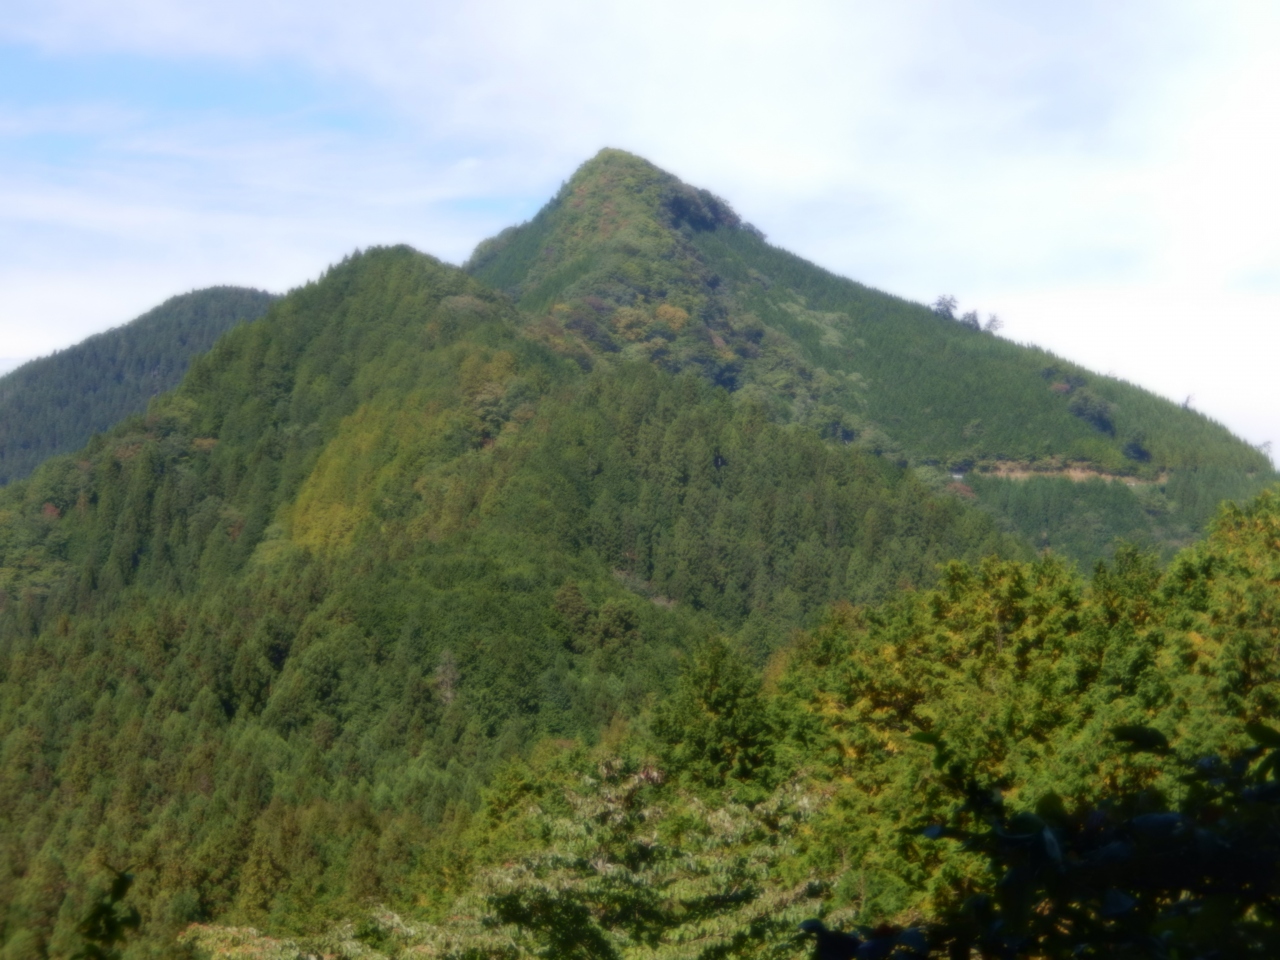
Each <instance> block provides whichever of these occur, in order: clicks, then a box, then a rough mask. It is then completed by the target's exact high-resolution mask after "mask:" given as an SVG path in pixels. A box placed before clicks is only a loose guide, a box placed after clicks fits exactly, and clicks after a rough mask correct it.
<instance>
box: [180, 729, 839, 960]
mask: <svg viewBox="0 0 1280 960" xmlns="http://www.w3.org/2000/svg"><path fill="white" fill-rule="evenodd" d="M593 760H594V762H592V761H593ZM513 788H514V789H515V793H514V794H513V793H512V792H510V791H511V790H512V789H513ZM813 801H814V798H813V797H811V796H809V795H808V794H807V793H805V791H803V790H802V789H800V788H798V787H797V786H796V785H795V784H786V785H784V786H781V787H779V788H778V789H777V790H775V791H774V792H773V793H772V794H770V795H768V796H767V797H766V798H764V799H763V800H762V801H761V802H759V803H757V804H755V805H753V806H752V807H750V808H748V807H746V806H742V805H740V804H736V803H732V802H731V803H727V804H718V805H716V806H714V807H711V806H708V805H707V804H705V803H704V802H703V801H701V800H700V799H698V798H697V797H695V796H692V795H690V794H689V793H687V792H685V791H683V790H681V789H680V788H678V787H676V786H674V785H673V784H671V783H669V782H668V781H667V780H666V778H665V777H664V775H663V772H662V771H661V770H660V769H659V768H657V767H655V766H653V765H651V764H650V763H648V762H646V761H644V760H639V759H635V758H628V757H619V756H611V755H608V754H605V755H602V756H598V757H591V756H588V755H583V754H578V755H576V756H570V757H567V758H566V757H558V758H556V760H555V761H554V762H553V763H552V764H551V765H550V767H549V768H547V767H543V768H542V769H539V770H536V771H535V770H528V771H527V775H526V776H525V777H521V778H518V779H510V780H508V781H507V782H506V783H502V782H500V783H499V784H498V785H497V786H496V787H495V789H494V790H493V791H492V792H491V793H490V796H489V798H488V801H487V803H486V806H485V808H484V809H483V810H482V811H481V814H480V819H479V823H478V824H477V826H478V827H479V829H476V830H475V831H474V839H473V843H474V844H475V845H476V847H477V848H478V849H479V853H478V854H477V859H478V860H481V861H482V862H480V863H476V864H475V865H474V873H473V875H472V877H471V878H470V883H469V886H468V888H467V891H466V892H465V893H464V894H463V895H462V896H460V897H459V898H458V899H457V900H456V901H455V902H453V903H452V904H451V906H450V908H449V911H448V913H447V915H446V916H445V917H443V918H441V919H440V920H439V921H438V922H434V923H428V922H415V921H411V920H405V919H404V918H402V917H399V916H396V915H391V914H382V915H375V916H374V917H373V918H371V919H372V923H367V924H364V925H360V924H350V923H349V924H346V925H340V926H338V927H336V928H334V929H333V930H332V931H330V932H329V933H328V934H327V935H322V936H318V937H315V938H313V939H310V940H302V941H298V942H295V943H291V944H289V945H287V949H286V950H285V951H284V952H281V953H279V954H276V955H279V956H281V957H289V958H293V957H302V956H305V955H307V954H308V953H311V952H323V953H325V954H328V955H333V956H340V957H408V956H420V955H422V954H424V953H425V954H427V955H429V956H438V957H448V958H481V957H490V958H505V957H525V956H535V957H591V958H637V960H638V958H655V960H657V958H668V957H671V958H674V957H692V958H705V960H710V958H717V957H726V958H727V957H779V958H781V957H789V958H794V957H798V956H801V955H802V954H803V947H802V945H801V944H800V943H799V941H798V938H797V936H796V933H795V930H796V926H797V924H798V922H799V920H800V919H801V918H802V917H804V916H805V915H806V913H807V912H809V911H812V910H813V909H815V908H816V906H817V902H818V901H817V899H816V895H817V893H818V892H819V889H820V888H819V887H818V886H817V885H815V884H811V883H809V882H807V881H805V880H803V879H787V878H785V877H784V876H783V875H782V874H781V872H780V871H779V869H778V866H779V864H780V863H781V862H782V861H783V860H785V859H786V857H787V856H788V855H789V854H790V853H791V852H792V850H793V847H794V843H795V840H796V838H797V835H798V833H799V832H800V831H801V830H802V829H803V826H804V824H805V823H806V822H807V820H808V819H809V817H810V816H811V813H812V810H813V807H814V802H813ZM495 820H497V821H499V822H500V823H501V827H500V828H499V830H505V831H508V832H510V831H516V832H519V833H520V834H521V835H522V836H523V837H524V838H525V840H524V847H523V849H522V850H521V851H520V852H519V853H518V854H517V855H516V856H514V857H512V856H509V855H505V854H506V851H505V848H503V847H502V845H501V844H499V845H498V846H499V850H500V851H502V854H504V855H503V856H502V859H501V860H499V859H498V857H499V851H495V850H492V849H490V850H486V849H485V846H486V839H487V840H488V845H489V846H490V847H492V846H493V841H492V836H493V833H494V832H495V831H494V827H495V824H494V821H495ZM188 936H189V938H190V939H191V940H192V941H193V942H194V943H195V944H197V945H199V946H201V947H203V948H205V949H207V950H210V951H212V952H214V953H215V954H216V955H219V956H236V955H237V954H236V953H235V950H234V949H228V947H231V946H232V944H231V943H229V942H228V941H231V940H232V939H233V938H236V937H237V932H236V931H226V930H223V929H219V928H197V929H196V930H193V931H192V933H191V934H189V935H188ZM238 940H239V943H237V944H235V946H238V947H240V948H241V949H248V950H252V949H255V948H256V949H261V950H262V951H263V953H262V954H255V955H267V956H270V955H272V954H271V953H270V951H271V950H273V949H279V946H280V944H279V942H278V941H272V940H271V939H269V938H265V937H256V938H254V937H252V936H250V937H245V936H244V934H243V933H240V934H239V937H238ZM241 955H243V954H241Z"/></svg>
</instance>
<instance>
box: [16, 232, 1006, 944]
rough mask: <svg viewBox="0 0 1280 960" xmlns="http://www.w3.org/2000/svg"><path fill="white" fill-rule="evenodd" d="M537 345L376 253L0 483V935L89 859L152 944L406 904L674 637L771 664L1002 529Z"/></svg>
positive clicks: (740, 419)
mask: <svg viewBox="0 0 1280 960" xmlns="http://www.w3.org/2000/svg"><path fill="white" fill-rule="evenodd" d="M543 341H544V338H543V337H542V336H541V334H540V333H539V332H538V331H536V330H535V331H531V330H530V329H529V327H528V325H527V323H526V322H525V321H524V320H523V319H522V318H521V317H520V316H519V315H518V314H517V313H516V312H515V311H514V309H513V308H512V305H511V304H510V301H509V300H508V299H507V298H506V297H504V296H502V295H501V294H497V293H495V292H493V291H491V290H488V289H486V288H485V287H484V286H482V285H481V284H480V283H479V282H478V281H476V280H475V279H473V278H471V277H468V276H467V275H466V274H464V273H463V272H461V271H459V270H457V269H455V268H450V267H447V266H444V265H442V264H440V263H439V262H437V261H434V260H432V259H431V258H429V257H426V256H423V255H421V254H418V253H415V252H413V251H411V250H408V249H406V248H395V249H387V250H373V251H368V252H366V253H364V254H360V255H358V256H355V257H352V258H349V259H348V260H347V261H345V262H344V263H342V264H340V265H339V266H337V267H335V268H334V269H333V270H331V271H330V272H329V273H328V274H327V275H326V276H325V277H324V278H323V279H322V280H320V281H319V282H317V283H314V284H310V285H308V286H307V287H304V288H302V289H300V290H297V291H295V292H293V293H291V294H290V295H289V296H287V297H285V298H283V299H282V300H281V301H279V302H278V303H276V304H274V305H273V306H272V308H271V309H270V310H269V311H268V313H267V314H266V316H265V317H264V318H263V319H261V320H259V321H257V322H254V323H250V324H244V325H241V326H239V327H237V328H235V329H234V330H232V331H231V332H230V333H228V334H227V335H226V336H225V337H223V338H222V339H221V340H220V341H219V342H218V344H217V345H215V347H214V348H213V349H212V350H210V351H209V352H208V353H207V354H205V355H203V356H202V357H200V358H198V359H197V360H196V361H195V362H194V363H193V364H192V366H191V368H190V370H189V372H188V374H187V376H186V378H185V380H184V381H183V383H182V385H181V386H180V387H179V388H178V389H177V390H176V391H174V392H173V393H171V394H168V395H164V396H161V397H159V398H157V399H156V400H155V401H153V403H152V404H151V406H150V408H149V410H148V413H147V415H146V416H145V417H134V418H131V419H129V420H126V421H125V422H124V423H122V424H120V425H118V426H117V427H116V428H114V429H113V430H111V431H109V432H108V433H106V434H100V435H98V436H97V437H95V438H94V440H93V441H91V443H90V444H89V445H88V446H87V447H86V448H85V449H84V450H82V451H81V452H79V453H78V454H77V455H76V456H74V457H55V458H53V459H51V460H50V461H48V462H46V463H45V464H43V465H42V466H41V467H40V468H39V469H38V470H37V471H36V472H35V473H34V474H33V475H32V476H31V477H30V478H29V479H27V480H25V481H20V482H17V483H14V484H11V485H10V486H8V487H7V488H5V489H4V490H3V491H0V865H3V871H0V904H4V905H5V908H6V911H7V912H6V913H5V914H4V919H3V921H0V922H3V924H4V930H5V931H6V934H5V935H6V937H8V938H13V937H19V936H20V937H23V938H27V939H26V940H23V941H14V943H19V942H24V943H25V942H29V943H31V944H35V946H34V947H32V949H35V950H37V951H38V950H46V951H48V952H50V953H54V954H61V953H69V952H71V950H70V947H71V945H72V944H73V942H74V938H75V935H74V920H75V918H77V917H79V916H81V915H82V914H83V912H84V910H85V909H87V900H86V899H85V898H86V897H87V896H88V895H89V891H91V889H92V887H93V883H94V880H95V878H96V877H97V876H98V875H99V873H100V867H99V866H98V865H99V864H101V863H137V864H145V866H140V867H139V868H138V871H137V872H138V881H137V887H136V895H137V896H138V897H139V898H140V899H139V902H142V903H145V904H146V905H147V906H146V922H147V925H148V931H149V932H148V937H149V938H150V939H148V940H147V943H148V944H150V945H151V947H152V948H154V949H155V950H156V951H159V952H161V953H163V951H164V950H165V949H166V948H167V945H168V944H169V943H170V941H169V938H171V937H172V936H173V934H174V933H175V932H176V931H177V930H179V929H180V928H181V927H182V926H183V925H184V924H186V923H187V922H189V921H192V920H209V919H220V920H224V921H228V922H243V923H252V924H260V925H267V926H268V927H269V928H271V929H276V930H290V929H297V928H301V927H305V926H308V925H314V924H315V923H317V922H321V921H322V920H324V919H325V918H327V917H331V916H335V915H338V914H340V913H342V912H348V911H350V910H351V909H352V908H353V906H354V905H356V904H359V903H360V902H363V900H365V899H367V898H369V897H383V898H386V899H388V900H390V901H393V902H404V901H406V900H407V899H410V898H411V897H412V895H413V890H414V882H415V881H414V877H415V869H416V868H415V864H416V863H417V861H418V858H419V856H420V855H423V853H424V851H426V850H427V849H428V848H429V847H430V843H431V837H432V836H434V835H435V831H436V830H437V829H438V825H439V824H440V822H441V821H442V819H448V818H450V817H457V816H464V815H465V814H464V813H462V812H461V811H465V810H466V809H468V808H469V807H470V806H471V805H473V804H474V803H475V802H476V800H477V797H478V792H479V790H480V788H481V787H482V786H483V785H484V784H485V783H486V782H487V781H488V779H489V778H490V776H491V773H492V771H493V769H495V767H496V765H497V764H498V763H499V762H500V761H501V760H502V759H503V758H505V757H508V756H511V755H515V754H520V753H523V752H527V751H528V750H529V749H530V748H531V746H532V745H533V744H534V743H536V742H537V741H538V740H540V739H542V738H545V737H555V738H565V737H574V738H580V739H583V740H587V741H590V740H593V739H595V738H596V737H598V736H599V735H600V731H601V730H603V729H604V728H606V727H607V726H608V725H609V724H610V723H611V722H615V723H617V724H625V723H626V722H627V721H628V720H629V719H634V718H635V717H637V716H639V715H640V714H641V713H642V711H643V709H644V708H645V705H646V704H647V703H648V702H649V700H650V699H651V698H652V697H653V696H654V695H655V693H656V692H657V691H660V690H662V689H664V688H666V687H667V686H668V685H669V683H670V681H671V679H672V678H673V677H674V675H675V673H676V670H677V667H678V662H679V659H680V657H681V655H682V652H683V651H685V650H687V649H689V648H691V647H692V646H694V645H695V644H696V643H697V642H698V641H699V640H700V639H702V638H704V637H706V636H708V635H711V634H716V633H725V634H730V635H735V636H736V637H737V638H738V643H739V644H741V645H742V647H743V648H745V649H746V650H747V651H749V652H752V653H754V654H756V655H757V656H759V655H763V654H765V653H767V652H768V651H769V650H770V649H773V648H776V647H777V646H778V645H779V644H780V643H782V642H783V641H784V640H785V638H786V636H787V635H788V634H789V632H790V631H791V630H793V629H795V628H796V627H799V626H802V625H804V624H807V623H813V622H816V619H815V618H816V617H818V616H819V615H820V611H821V609H822V607H823V606H824V605H826V604H828V603H830V602H831V601H834V600H836V599H839V598H847V597H852V598H855V599H860V598H871V597H875V596H883V595H886V594H888V593H890V592H892V591H893V590H894V589H896V588H898V587H900V586H909V585H918V584H921V583H925V582H932V580H933V578H934V577H935V576H936V568H937V564H938V563H940V562H942V561H944V560H946V559H948V558H952V557H968V558H970V559H976V558H978V557H980V556H983V555H986V554H989V553H992V552H995V553H1002V554H1005V555H1007V556H1017V555H1020V554H1023V553H1025V549H1024V548H1022V547H1021V546H1020V545H1019V544H1018V543H1017V542H1015V541H1014V540H1012V539H1011V538H1009V537H1006V536H1004V535H1002V534H1001V533H1000V532H999V531H998V530H997V529H996V527H995V524H994V523H993V522H992V521H991V520H990V519H989V518H988V517H986V516H985V515H984V514H982V513H981V512H979V511H977V510H975V509H972V508H971V507H969V506H967V505H966V504H965V503H963V502H961V501H960V500H957V499H956V498H952V497H939V496H935V495H934V494H932V493H931V492H930V490H929V489H928V488H927V487H926V486H925V485H924V484H923V483H921V482H920V481H919V480H918V479H917V478H916V477H914V476H913V475H912V474H911V473H910V472H908V471H904V470H903V469H901V468H899V467H897V466H895V465H894V464H893V463H891V462H889V461H888V460H886V459H885V458H882V457H877V456H875V455H874V454H871V453H869V452H867V451H864V450H861V449H858V448H856V447H853V446H848V445H840V444H828V443H826V442H824V441H823V440H822V438H821V437H820V436H818V435H817V434H816V433H814V432H813V431H811V430H809V429H807V428H805V427H803V426H797V425H784V424H778V423H775V422H773V421H772V420H771V419H770V418H769V417H768V416H767V415H766V412H765V411H764V410H763V409H760V408H759V407H756V406H753V405H751V404H743V403H740V402H737V401H735V400H734V399H733V398H732V396H731V395H730V394H729V393H728V392H727V391H725V390H723V389H722V388H719V387H716V386H714V385H712V384H709V383H707V382H706V381H705V379H703V378H701V377H697V376H693V375H688V374H673V373H670V372H666V371H663V370H660V369H657V368H655V366H654V365H653V364H651V363H643V362H638V361H636V362H631V361H620V362H617V363H614V364H611V365H610V366H609V367H608V368H607V369H605V368H603V367H602V368H601V369H598V370H595V371H592V372H587V371H584V370H583V369H582V368H581V366H580V365H579V364H578V363H576V362H574V361H573V360H572V359H569V358H566V357H565V356H564V355H563V354H562V353H560V352H558V351H557V350H556V349H553V348H552V347H550V346H548V345H547V344H546V343H545V342H543ZM17 949H18V948H17V947H16V946H15V947H13V950H14V951H16V950H17ZM24 949H25V948H24Z"/></svg>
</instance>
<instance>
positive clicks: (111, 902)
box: [72, 870, 142, 960]
mask: <svg viewBox="0 0 1280 960" xmlns="http://www.w3.org/2000/svg"><path fill="white" fill-rule="evenodd" d="M131 886H133V876H132V875H131V874H128V873H125V872H123V871H119V870H117V871H116V872H115V876H114V877H112V879H111V886H110V888H108V890H107V892H106V893H105V894H103V896H102V898H101V899H100V900H99V901H98V902H97V903H96V904H94V906H93V909H92V910H90V911H89V915H88V916H87V917H85V918H84V920H83V921H81V923H80V934H81V936H83V937H84V939H85V946H84V948H83V949H82V950H80V951H79V952H78V953H75V954H73V955H72V960H116V958H118V957H120V955H121V954H120V951H119V950H118V949H117V947H116V945H117V944H119V943H121V942H122V941H123V940H124V939H125V938H126V937H127V936H128V934H129V933H131V932H132V931H134V930H137V929H138V924H139V923H141V921H142V916H141V915H140V914H139V913H138V909H137V907H127V908H126V907H122V906H121V905H120V903H121V901H122V900H124V898H125V896H126V895H127V894H128V892H129V888H130V887H131Z"/></svg>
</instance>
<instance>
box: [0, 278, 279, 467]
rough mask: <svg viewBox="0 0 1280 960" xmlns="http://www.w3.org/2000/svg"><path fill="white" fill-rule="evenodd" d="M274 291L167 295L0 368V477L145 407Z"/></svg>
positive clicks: (260, 310)
mask: <svg viewBox="0 0 1280 960" xmlns="http://www.w3.org/2000/svg"><path fill="white" fill-rule="evenodd" d="M274 299H275V297H274V296H272V295H271V294H269V293H264V292H263V291H261V290H250V289H246V288H243V287H210V288H208V289H206V290H197V291H194V292H192V293H186V294H182V295H180V296H176V297H171V298H170V299H168V300H166V301H165V302H164V303H162V304H161V305H160V306H158V307H156V308H154V309H153V310H149V311H148V312H146V313H144V314H143V315H142V316H140V317H138V318H137V319H136V320H133V321H132V322H130V323H126V324H124V325H122V326H119V327H116V328H114V329H112V330H107V331H105V332H104V333H99V334H95V335H94V336H92V337H89V338H88V339H86V340H84V341H82V342H81V343H78V344H76V345H75V346H73V347H68V348H67V349H65V350H59V351H58V352H56V353H54V354H51V355H50V356H47V357H41V358H39V359H36V360H31V361H29V362H27V363H24V364H22V365H21V366H18V367H17V369H14V370H12V371H11V372H9V373H6V374H4V375H3V376H0V484H5V483H10V482H12V481H14V480H21V479H22V478H23V477H25V476H27V475H28V474H29V473H31V471H32V470H34V469H35V468H36V467H37V466H38V465H39V464H40V463H41V461H43V460H45V459H47V458H48V457H51V456H53V455H54V454H56V453H66V452H68V451H70V450H75V449H76V448H77V447H80V446H82V445H83V444H84V443H85V442H86V441H87V440H88V439H89V437H91V436H92V435H93V434H94V433H97V432H98V431H101V430H105V429H107V428H108V427H110V426H112V425H113V424H115V423H118V422H119V421H120V420H122V419H124V418H125V417H127V416H128V415H129V414H133V413H141V412H142V411H144V410H145V409H146V408H147V402H148V401H149V400H150V399H151V398H152V397H153V396H155V395H156V394H158V393H163V392H165V391H166V390H171V389H172V388H173V387H175V386H177V384H178V381H180V380H181V379H182V375H183V374H184V373H186V371H187V365H188V364H189V363H190V362H191V359H192V357H195V356H197V355H199V354H201V353H203V352H204V351H206V350H208V349H209V348H210V347H211V346H213V344H214V341H216V340H217V339H218V337H220V336H222V334H224V333H225V332H226V331H227V330H229V329H231V328H232V327H233V326H235V325H236V324H237V323H241V322H242V321H245V320H256V319H257V318H258V317H260V316H262V314H264V313H265V312H266V310H267V307H268V306H270V305H271V302H272V301H273V300H274ZM4 363H5V362H4V361H3V360H0V370H3V369H5V366H4Z"/></svg>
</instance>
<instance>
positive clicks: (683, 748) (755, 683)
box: [653, 640, 774, 788]
mask: <svg viewBox="0 0 1280 960" xmlns="http://www.w3.org/2000/svg"><path fill="white" fill-rule="evenodd" d="M653 732H654V734H655V736H656V737H657V738H658V740H659V741H660V742H661V744H662V747H663V759H664V760H665V763H666V767H667V768H668V769H669V770H672V771H674V772H677V773H679V774H682V775H683V776H686V777H688V778H689V779H690V780H691V781H693V782H694V783H698V784H701V785H703V786H705V787H711V788H718V787H723V786H724V785H725V782H726V781H727V780H730V779H733V780H736V781H739V782H749V781H751V780H753V779H757V778H761V779H764V778H766V777H767V771H768V768H769V767H770V766H771V765H772V762H773V756H772V753H773V750H772V748H773V740H774V730H773V729H772V724H771V723H770V718H769V715H768V709H767V707H766V705H765V703H764V700H763V699H762V698H761V696H760V681H759V678H758V677H757V676H756V675H755V672H754V671H752V670H751V669H750V667H749V666H748V665H747V664H746V663H744V662H743V660H742V657H741V654H740V653H739V652H738V651H735V650H733V649H731V648H730V647H729V645H728V644H726V643H724V642H723V641H720V640H712V641H710V642H708V643H707V644H706V646H704V647H703V648H702V649H701V650H699V651H698V652H697V654H696V655H695V657H694V659H693V662H692V664H691V665H690V668H689V669H687V670H685V671H684V672H683V673H682V674H681V677H680V684H679V686H678V687H677V688H676V692H675V694H674V695H673V696H672V697H671V698H670V699H669V700H667V701H666V702H664V703H663V704H662V705H661V706H660V707H659V708H658V710H657V712H656V714H655V716H654V719H653Z"/></svg>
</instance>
